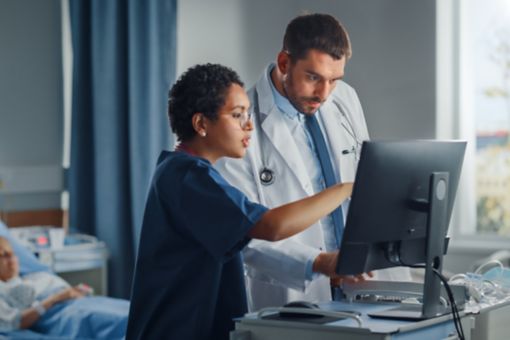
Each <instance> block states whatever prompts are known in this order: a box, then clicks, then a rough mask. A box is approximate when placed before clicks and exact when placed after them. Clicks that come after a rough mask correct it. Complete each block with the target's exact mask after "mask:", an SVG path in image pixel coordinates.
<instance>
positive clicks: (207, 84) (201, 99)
mask: <svg viewBox="0 0 510 340" xmlns="http://www.w3.org/2000/svg"><path fill="white" fill-rule="evenodd" d="M232 84H238V85H239V86H244V84H243V82H242V81H241V80H240V79H239V76H238V75H237V73H236V72H235V71H234V70H232V69H230V68H228V67H225V66H222V65H218V64H205V65H196V66H193V67H191V68H189V69H188V70H187V71H186V72H184V73H183V74H182V76H181V77H180V78H179V80H178V81H177V82H176V83H175V84H174V86H173V87H172V89H171V90H170V93H169V95H168V118H169V120H170V126H171V127H172V131H173V132H174V133H175V134H176V135H177V139H178V140H179V141H181V142H183V141H188V140H190V139H191V138H193V136H194V135H195V134H196V131H195V130H194V129H193V125H192V121H191V118H192V117H193V115H194V114H195V113H197V112H200V113H202V114H203V115H204V116H206V117H207V118H209V119H211V120H216V119H217V118H218V111H219V109H220V108H221V107H222V106H223V105H224V104H225V97H226V94H227V90H228V88H229V87H230V85H232Z"/></svg>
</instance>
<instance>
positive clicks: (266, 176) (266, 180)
mask: <svg viewBox="0 0 510 340" xmlns="http://www.w3.org/2000/svg"><path fill="white" fill-rule="evenodd" d="M259 178H260V183H262V184H263V185H271V184H273V182H274V178H275V175H274V171H273V170H271V169H268V168H264V169H262V170H261V171H260V174H259Z"/></svg>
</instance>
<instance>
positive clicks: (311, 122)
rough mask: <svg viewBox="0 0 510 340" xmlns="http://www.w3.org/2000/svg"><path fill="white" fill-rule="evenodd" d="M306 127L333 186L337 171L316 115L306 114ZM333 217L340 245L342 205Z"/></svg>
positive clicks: (342, 219)
mask: <svg viewBox="0 0 510 340" xmlns="http://www.w3.org/2000/svg"><path fill="white" fill-rule="evenodd" d="M306 127H307V129H308V131H309V132H310V135H311V136H312V140H313V143H314V145H315V150H316V152H317V156H318V157H319V162H320V164H321V168H322V175H323V176H324V181H325V182H326V187H330V186H333V185H335V184H336V181H335V172H334V171H333V165H332V164H331V158H330V157H329V152H328V148H327V146H326V142H325V141H324V136H323V135H322V131H321V129H320V126H319V122H317V118H315V115H306ZM331 217H332V218H333V225H334V227H335V236H336V241H337V245H338V246H340V243H341V240H342V234H343V231H344V218H343V213H342V208H341V206H340V207H338V208H337V209H335V210H334V211H333V212H332V213H331Z"/></svg>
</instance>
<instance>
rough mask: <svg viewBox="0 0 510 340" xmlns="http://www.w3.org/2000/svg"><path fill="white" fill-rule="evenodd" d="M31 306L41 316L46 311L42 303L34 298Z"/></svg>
mask: <svg viewBox="0 0 510 340" xmlns="http://www.w3.org/2000/svg"><path fill="white" fill-rule="evenodd" d="M32 308H34V309H35V310H36V311H37V313H38V314H39V316H43V315H44V313H46V308H44V306H43V305H42V303H41V302H40V301H38V300H35V301H34V303H32Z"/></svg>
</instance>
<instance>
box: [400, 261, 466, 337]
mask: <svg viewBox="0 0 510 340" xmlns="http://www.w3.org/2000/svg"><path fill="white" fill-rule="evenodd" d="M400 265H402V266H406V267H410V268H423V269H425V270H426V269H427V268H426V266H425V265H423V264H419V265H409V264H405V263H403V262H402V261H401V260H400ZM432 271H433V272H434V274H435V275H436V276H437V277H438V278H439V280H441V282H442V284H443V286H444V288H445V290H446V295H448V300H450V306H451V309H452V316H453V325H454V326H455V330H456V332H457V335H458V336H459V339H460V340H465V339H466V337H465V335H464V329H463V328H462V322H461V319H460V313H459V309H458V308H457V303H456V302H455V298H454V296H453V292H452V289H451V287H450V285H449V284H448V280H447V279H446V278H445V277H444V276H443V275H442V274H441V273H440V272H439V270H437V269H436V268H432Z"/></svg>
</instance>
